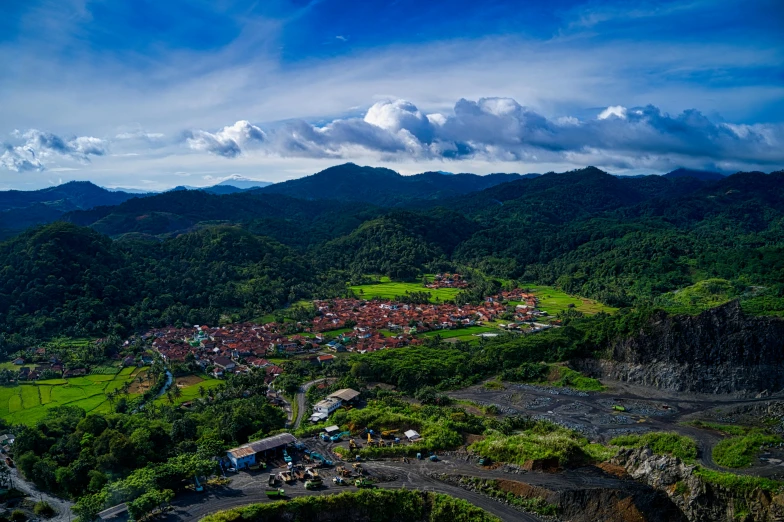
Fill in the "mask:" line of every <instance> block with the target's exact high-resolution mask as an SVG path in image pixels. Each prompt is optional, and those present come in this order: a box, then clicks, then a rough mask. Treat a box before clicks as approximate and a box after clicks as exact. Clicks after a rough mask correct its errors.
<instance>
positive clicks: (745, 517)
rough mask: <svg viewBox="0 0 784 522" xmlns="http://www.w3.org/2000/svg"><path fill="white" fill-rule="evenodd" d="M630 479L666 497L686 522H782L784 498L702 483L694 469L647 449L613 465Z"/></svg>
mask: <svg viewBox="0 0 784 522" xmlns="http://www.w3.org/2000/svg"><path fill="white" fill-rule="evenodd" d="M611 462H612V463H613V464H617V465H621V466H623V467H624V468H625V469H626V471H627V473H629V475H630V476H631V477H632V478H635V479H637V480H639V481H641V482H643V483H645V484H648V485H649V486H651V487H653V488H654V489H656V490H658V491H661V492H664V493H666V494H667V495H668V496H669V498H670V500H671V501H672V502H673V503H674V504H675V505H676V506H677V507H678V509H679V510H680V511H681V512H682V513H683V514H684V515H685V516H686V518H687V519H688V520H689V522H725V521H726V522H738V521H748V522H750V521H754V522H781V521H782V520H784V497H783V496H782V495H781V494H779V495H772V494H771V493H769V492H766V491H762V490H759V489H754V490H747V491H742V490H732V489H728V488H726V487H723V486H719V485H716V484H712V483H709V482H706V481H704V480H703V479H702V478H701V477H699V476H698V475H697V474H695V472H694V471H695V469H696V468H695V466H691V465H687V464H684V463H683V462H681V460H680V459H678V458H675V457H670V456H667V455H655V454H653V452H652V451H651V450H650V449H648V448H640V449H635V450H627V451H622V452H621V453H619V454H618V455H617V456H616V457H615V458H614V459H613V460H612V461H611Z"/></svg>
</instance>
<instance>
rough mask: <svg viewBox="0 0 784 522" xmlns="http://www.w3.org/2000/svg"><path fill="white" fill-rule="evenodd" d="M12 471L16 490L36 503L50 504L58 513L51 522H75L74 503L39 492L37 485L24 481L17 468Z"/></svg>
mask: <svg viewBox="0 0 784 522" xmlns="http://www.w3.org/2000/svg"><path fill="white" fill-rule="evenodd" d="M10 469H11V479H12V481H13V484H14V487H15V488H16V489H18V490H19V491H22V492H24V493H25V494H27V495H28V496H29V497H30V499H31V500H34V501H36V502H38V501H39V500H45V501H47V502H49V505H51V506H52V507H53V508H54V509H55V510H56V511H57V514H56V515H55V516H54V517H52V518H50V519H48V520H49V522H70V521H71V520H73V518H74V517H73V514H72V513H71V507H73V503H71V502H68V501H67V500H63V499H61V498H59V497H55V496H52V495H50V494H48V493H42V492H41V491H39V490H38V488H36V487H35V484H33V483H32V482H28V481H27V480H25V479H23V478H22V477H21V474H20V473H19V470H17V469H16V468H10Z"/></svg>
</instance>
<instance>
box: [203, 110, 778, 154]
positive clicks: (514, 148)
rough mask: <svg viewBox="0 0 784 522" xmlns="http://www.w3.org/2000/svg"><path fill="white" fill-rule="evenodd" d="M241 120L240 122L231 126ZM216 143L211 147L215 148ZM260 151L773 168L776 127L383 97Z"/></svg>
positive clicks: (301, 125)
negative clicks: (425, 104) (434, 109)
mask: <svg viewBox="0 0 784 522" xmlns="http://www.w3.org/2000/svg"><path fill="white" fill-rule="evenodd" d="M241 123H242V124H243V125H246V124H247V122H238V123H237V124H235V125H234V126H233V127H236V126H237V125H240V124H241ZM233 127H232V128H233ZM224 131H225V129H224ZM222 132H223V131H222ZM219 134H220V133H219ZM210 136H213V135H210ZM256 141H257V140H256ZM216 142H217V143H214V144H213V146H214V147H216V148H217V147H220V146H223V145H225V143H224V142H221V141H220V140H217V139H216ZM253 143H255V141H253ZM191 146H192V147H193V145H191ZM229 146H230V147H231V149H230V151H229V152H228V153H223V154H222V155H224V156H227V157H234V156H237V155H239V154H240V153H241V152H242V151H243V150H244V146H243V145H242V144H241V142H240V141H237V140H231V141H230V142H229ZM203 148H204V149H206V145H204V146H203ZM260 148H261V150H263V152H264V153H267V154H272V155H278V156H295V157H311V158H351V156H352V154H354V153H356V152H357V151H363V152H372V153H377V154H379V156H380V158H382V159H384V160H394V159H396V158H397V159H401V160H402V159H420V160H432V159H467V158H474V159H482V160H487V161H526V162H554V161H572V160H575V159H577V158H583V159H584V158H595V159H604V160H606V162H607V165H608V166H619V167H623V168H633V167H634V166H635V165H637V166H648V165H652V164H664V163H667V161H666V159H667V158H671V159H673V158H677V159H678V161H675V160H674V159H673V160H672V161H673V162H675V163H674V164H677V163H678V162H682V159H683V158H691V159H693V160H694V161H692V162H691V164H695V162H697V163H700V162H701V163H702V164H705V165H708V164H710V165H716V164H717V163H719V162H728V161H731V162H738V161H740V162H746V163H750V164H761V165H765V164H769V165H774V166H780V165H781V164H782V163H784V126H782V125H775V124H770V125H768V124H757V125H734V124H728V123H722V122H714V121H712V120H710V119H709V118H707V117H706V116H705V115H704V114H702V113H701V112H700V111H698V110H696V109H690V110H686V111H683V112H682V113H680V114H675V115H670V114H667V113H665V112H662V111H661V110H660V109H659V108H657V107H654V106H652V105H648V106H645V107H632V108H627V107H623V106H620V105H618V106H610V107H607V108H606V109H604V110H602V111H600V112H599V114H597V115H596V117H594V118H587V119H579V118H575V117H573V116H562V117H559V118H555V119H549V118H547V117H545V116H543V115H541V114H539V113H538V112H536V111H534V110H531V109H529V108H527V107H524V106H522V105H520V104H519V103H518V102H517V101H515V100H513V99H511V98H482V99H479V100H477V101H471V100H465V99H461V100H459V101H458V102H457V103H456V104H455V106H454V109H453V111H452V112H451V113H450V114H441V113H433V114H425V113H424V112H423V111H421V110H420V109H419V108H417V107H416V105H414V104H413V103H411V102H409V101H406V100H389V101H381V102H378V103H376V104H374V105H373V106H371V107H370V108H369V109H368V110H367V112H366V114H365V115H364V117H363V118H350V119H338V120H334V121H332V122H330V123H328V124H326V125H323V126H314V125H312V124H310V123H307V122H304V121H301V120H297V121H293V122H288V123H286V124H285V125H283V126H281V127H278V128H276V129H274V130H273V131H270V133H269V135H268V136H266V140H265V142H264V144H263V147H260Z"/></svg>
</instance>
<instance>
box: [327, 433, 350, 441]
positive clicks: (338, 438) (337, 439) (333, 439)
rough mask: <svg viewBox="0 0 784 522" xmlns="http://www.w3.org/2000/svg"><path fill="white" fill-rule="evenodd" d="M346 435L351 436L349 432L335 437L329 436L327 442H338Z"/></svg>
mask: <svg viewBox="0 0 784 522" xmlns="http://www.w3.org/2000/svg"><path fill="white" fill-rule="evenodd" d="M346 435H351V432H349V431H342V432H340V433H338V434H337V435H333V436H331V437H330V438H329V440H330V441H332V442H338V441H340V439H341V438H343V437H344V436H346Z"/></svg>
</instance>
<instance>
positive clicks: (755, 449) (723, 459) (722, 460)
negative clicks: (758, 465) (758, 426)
mask: <svg viewBox="0 0 784 522" xmlns="http://www.w3.org/2000/svg"><path fill="white" fill-rule="evenodd" d="M779 442H781V437H778V436H776V435H769V434H767V433H763V432H761V431H753V432H751V433H749V434H748V435H744V436H741V437H730V438H728V439H724V440H722V441H721V442H719V443H718V444H716V446H714V447H713V460H714V461H716V464H718V465H719V466H723V467H725V468H744V467H747V466H751V464H752V463H753V462H754V458H755V457H756V456H757V455H758V454H759V451H760V447H761V446H764V445H768V444H778V443H779Z"/></svg>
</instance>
